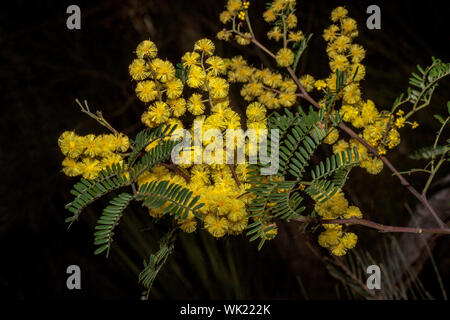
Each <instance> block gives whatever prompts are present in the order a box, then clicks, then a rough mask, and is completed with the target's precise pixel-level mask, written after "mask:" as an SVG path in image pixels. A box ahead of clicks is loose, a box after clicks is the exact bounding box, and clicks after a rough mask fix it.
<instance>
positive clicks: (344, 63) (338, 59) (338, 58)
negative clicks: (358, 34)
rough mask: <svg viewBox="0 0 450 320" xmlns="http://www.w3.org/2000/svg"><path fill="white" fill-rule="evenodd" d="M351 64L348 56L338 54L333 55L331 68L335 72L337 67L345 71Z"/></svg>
mask: <svg viewBox="0 0 450 320" xmlns="http://www.w3.org/2000/svg"><path fill="white" fill-rule="evenodd" d="M348 65H349V62H348V59H347V57H346V56H344V55H341V54H338V55H335V56H334V57H333V59H332V60H331V61H330V69H331V71H333V72H336V69H338V70H339V71H341V72H342V71H344V70H345V69H346V68H347V67H348Z"/></svg>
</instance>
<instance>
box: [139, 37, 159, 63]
mask: <svg viewBox="0 0 450 320" xmlns="http://www.w3.org/2000/svg"><path fill="white" fill-rule="evenodd" d="M157 54H158V48H157V47H156V45H155V44H154V43H153V42H152V41H150V40H144V41H142V42H141V43H139V44H138V46H137V48H136V55H137V57H138V58H139V59H143V58H150V59H153V58H155V57H156V55H157Z"/></svg>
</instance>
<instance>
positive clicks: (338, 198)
mask: <svg viewBox="0 0 450 320" xmlns="http://www.w3.org/2000/svg"><path fill="white" fill-rule="evenodd" d="M314 210H315V211H316V212H317V214H318V215H319V216H320V217H321V218H324V219H341V218H342V219H348V218H352V217H354V218H362V213H361V210H359V208H358V207H355V206H349V205H348V201H347V199H345V197H344V194H343V193H342V192H338V193H336V194H335V195H334V196H333V197H331V198H330V199H329V200H327V201H326V202H324V203H321V204H319V203H317V204H316V205H315V207H314ZM323 226H324V227H325V231H324V232H322V233H321V234H320V235H319V244H320V245H321V246H322V247H325V248H327V249H329V250H330V252H331V253H332V254H334V255H336V256H342V255H344V254H345V253H346V252H347V250H349V249H352V248H354V247H355V245H356V242H357V240H358V237H357V236H356V234H354V233H352V232H345V231H344V230H343V227H342V225H337V224H323Z"/></svg>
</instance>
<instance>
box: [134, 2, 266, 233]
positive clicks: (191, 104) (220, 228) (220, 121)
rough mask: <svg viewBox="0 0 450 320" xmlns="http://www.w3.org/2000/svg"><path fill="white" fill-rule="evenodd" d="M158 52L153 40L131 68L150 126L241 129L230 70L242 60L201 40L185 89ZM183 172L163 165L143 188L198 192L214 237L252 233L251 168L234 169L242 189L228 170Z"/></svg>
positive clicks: (191, 56) (184, 225)
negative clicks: (168, 185) (157, 185)
mask: <svg viewBox="0 0 450 320" xmlns="http://www.w3.org/2000/svg"><path fill="white" fill-rule="evenodd" d="M239 3H240V1H239ZM236 8H237V7H236ZM230 9H232V11H233V12H235V11H236V10H237V9H236V10H235V6H233V5H231V6H230ZM143 47H146V48H148V49H147V51H145V52H146V53H147V54H145V53H144V54H142V51H141V50H140V48H143ZM153 47H154V44H153V43H152V42H151V41H149V40H146V41H144V42H142V43H141V44H139V45H138V49H137V50H136V54H137V56H138V58H137V59H136V60H134V61H133V62H132V63H131V65H130V68H129V70H130V75H131V77H132V78H133V79H134V80H136V81H138V82H137V85H136V94H137V96H138V97H139V99H140V100H141V101H143V102H145V103H151V105H150V106H149V107H148V109H147V111H145V112H144V114H143V115H142V122H143V123H144V124H145V125H147V126H148V127H151V128H153V127H156V126H158V125H160V124H169V125H171V124H177V128H178V129H179V128H183V123H187V120H186V118H188V119H189V118H190V119H192V118H193V119H194V121H198V122H200V123H201V124H202V130H203V132H205V131H206V130H208V129H219V130H221V131H222V132H225V130H227V129H239V128H241V117H240V116H239V115H238V114H237V113H236V112H235V111H234V110H233V109H232V107H231V106H230V101H229V97H228V96H229V92H228V91H229V81H228V78H229V77H227V71H228V70H229V68H230V65H235V66H237V65H238V64H239V61H241V60H240V59H238V58H235V59H232V60H229V59H222V58H221V57H219V56H216V55H214V51H215V46H214V43H213V42H212V41H211V40H209V39H201V40H198V41H197V42H196V43H195V44H194V50H193V51H190V52H186V53H185V54H184V55H183V57H182V58H181V65H182V68H183V69H184V70H186V72H187V76H186V79H185V83H183V81H182V80H181V79H179V78H178V77H176V76H175V67H174V66H173V64H172V63H170V62H168V61H163V60H161V59H159V58H157V57H156V55H157V50H156V47H155V48H154V49H153ZM150 48H152V49H150ZM140 59H142V62H140V64H142V65H143V66H144V68H143V69H142V70H141V74H140V75H139V76H136V72H135V71H136V70H135V68H134V65H135V64H136V61H141V60H140ZM235 69H236V68H234V70H235ZM185 89H186V90H185ZM186 92H187V93H186ZM154 101H156V102H154ZM264 111H265V109H264ZM250 114H251V116H250V118H251V119H252V120H251V121H255V122H256V121H259V122H261V123H262V120H265V113H264V115H261V114H259V113H258V112H257V111H256V110H254V111H253V112H250ZM184 116H186V117H184ZM250 123H251V122H250ZM264 125H265V123H264ZM190 130H191V131H192V130H193V128H190ZM155 143H157V141H156V142H155ZM155 143H154V144H155ZM211 143H214V141H208V140H205V139H203V145H202V146H201V147H200V149H201V150H199V149H198V148H197V149H196V148H193V150H192V151H182V152H188V153H191V155H190V156H191V157H197V156H198V155H200V156H201V155H202V154H203V151H204V148H205V147H206V146H207V145H209V144H211ZM154 144H151V145H149V146H148V147H147V149H146V150H147V151H148V150H150V149H151V148H152V147H153V146H154ZM188 156H189V155H188ZM177 168H178V170H181V171H182V172H183V176H184V177H182V176H181V175H179V174H177V172H175V171H172V170H169V169H167V168H166V167H164V166H163V165H158V166H156V167H154V168H152V169H151V170H150V171H148V172H146V173H145V174H144V175H142V176H141V177H140V179H139V181H138V184H139V185H142V184H144V183H148V182H150V181H154V180H158V181H162V180H168V181H170V182H173V183H177V184H180V185H182V186H184V187H187V188H189V189H190V190H192V191H193V193H194V195H198V196H200V202H202V203H204V204H205V205H204V206H203V207H202V208H201V209H200V210H199V213H200V214H201V215H202V221H203V226H204V228H205V229H206V230H207V231H208V232H209V233H211V234H212V235H213V236H214V237H217V238H219V237H223V236H224V235H226V234H238V233H241V232H242V231H243V230H244V229H245V228H246V226H247V224H248V213H247V210H246V204H247V203H248V201H249V199H250V194H248V193H246V190H247V189H248V188H249V185H248V184H245V180H246V179H247V170H248V169H247V165H246V164H237V165H232V168H233V170H234V171H235V172H234V173H235V174H236V177H237V179H238V181H240V182H242V183H238V182H237V181H236V180H235V179H234V178H233V173H232V171H231V168H230V166H229V165H227V164H215V163H211V164H205V163H202V164H194V165H191V164H180V165H179V167H177ZM163 209H164V206H163V207H162V208H158V209H150V215H151V216H153V217H155V218H159V217H161V216H162V214H163ZM178 223H179V225H180V228H181V229H182V230H183V231H185V232H193V231H195V230H196V228H197V223H198V222H197V220H196V219H195V217H194V216H193V215H192V214H191V215H190V216H188V217H187V218H186V219H179V220H178Z"/></svg>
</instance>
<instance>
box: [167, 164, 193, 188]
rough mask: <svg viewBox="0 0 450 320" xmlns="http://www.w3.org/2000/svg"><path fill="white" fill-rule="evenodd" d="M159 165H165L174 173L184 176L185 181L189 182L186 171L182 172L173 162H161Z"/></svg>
mask: <svg viewBox="0 0 450 320" xmlns="http://www.w3.org/2000/svg"><path fill="white" fill-rule="evenodd" d="M161 165H162V166H164V167H166V168H167V169H170V170H173V171H175V172H176V173H178V174H179V175H180V176H182V177H183V178H184V180H186V182H187V183H189V182H191V179H190V178H189V176H188V175H187V174H186V173H184V172H183V170H181V169H180V167H178V166H177V165H176V164H175V163H171V164H167V163H163V162H162V163H161Z"/></svg>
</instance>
